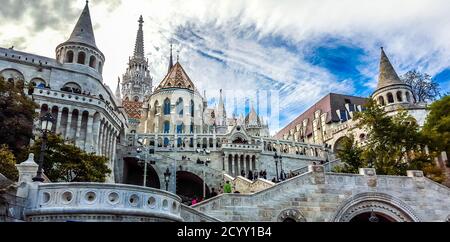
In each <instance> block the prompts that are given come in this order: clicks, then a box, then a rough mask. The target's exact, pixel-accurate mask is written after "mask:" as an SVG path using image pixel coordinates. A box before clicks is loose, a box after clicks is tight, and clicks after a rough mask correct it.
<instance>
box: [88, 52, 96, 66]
mask: <svg viewBox="0 0 450 242" xmlns="http://www.w3.org/2000/svg"><path fill="white" fill-rule="evenodd" d="M95 61H96V58H95V56H93V55H91V57H89V66H90V67H92V68H94V69H95V64H96V63H95Z"/></svg>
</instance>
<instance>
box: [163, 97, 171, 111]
mask: <svg viewBox="0 0 450 242" xmlns="http://www.w3.org/2000/svg"><path fill="white" fill-rule="evenodd" d="M169 114H170V99H169V98H166V100H164V115H169Z"/></svg>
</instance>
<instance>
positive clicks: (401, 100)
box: [396, 91, 403, 103]
mask: <svg viewBox="0 0 450 242" xmlns="http://www.w3.org/2000/svg"><path fill="white" fill-rule="evenodd" d="M396 96H397V102H399V103H401V102H403V97H402V92H401V91H397V94H396Z"/></svg>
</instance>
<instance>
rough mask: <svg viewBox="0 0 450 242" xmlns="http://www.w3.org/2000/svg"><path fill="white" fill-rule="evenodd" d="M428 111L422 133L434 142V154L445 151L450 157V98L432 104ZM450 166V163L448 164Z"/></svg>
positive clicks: (446, 97) (432, 147) (432, 148)
mask: <svg viewBox="0 0 450 242" xmlns="http://www.w3.org/2000/svg"><path fill="white" fill-rule="evenodd" d="M428 110H429V111H430V113H429V114H428V116H427V119H426V121H425V125H424V127H423V130H422V133H423V134H424V135H426V136H428V137H429V138H430V139H431V140H432V141H433V142H432V145H431V146H430V149H431V150H433V151H434V152H440V151H445V152H447V155H450V96H448V95H447V96H444V97H443V98H441V99H440V100H438V101H435V102H434V103H432V104H431V105H430V106H429V108H428ZM447 165H448V166H450V164H449V163H447Z"/></svg>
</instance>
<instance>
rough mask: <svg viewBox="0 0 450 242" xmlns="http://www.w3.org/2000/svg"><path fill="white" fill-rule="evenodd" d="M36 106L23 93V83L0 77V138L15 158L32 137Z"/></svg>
mask: <svg viewBox="0 0 450 242" xmlns="http://www.w3.org/2000/svg"><path fill="white" fill-rule="evenodd" d="M36 108H38V105H37V104H36V103H35V102H34V101H33V100H31V99H30V98H29V97H28V96H27V95H25V93H24V92H23V82H21V81H18V82H15V83H14V82H9V81H5V79H4V78H3V77H2V76H0V137H1V144H7V145H8V147H9V148H10V149H11V150H12V152H13V153H14V155H15V156H16V157H17V156H18V155H19V154H20V153H21V152H22V151H23V150H24V149H26V147H27V146H28V145H29V142H30V139H31V138H32V137H33V133H32V132H33V120H34V118H35V117H36V113H35V109H36Z"/></svg>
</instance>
